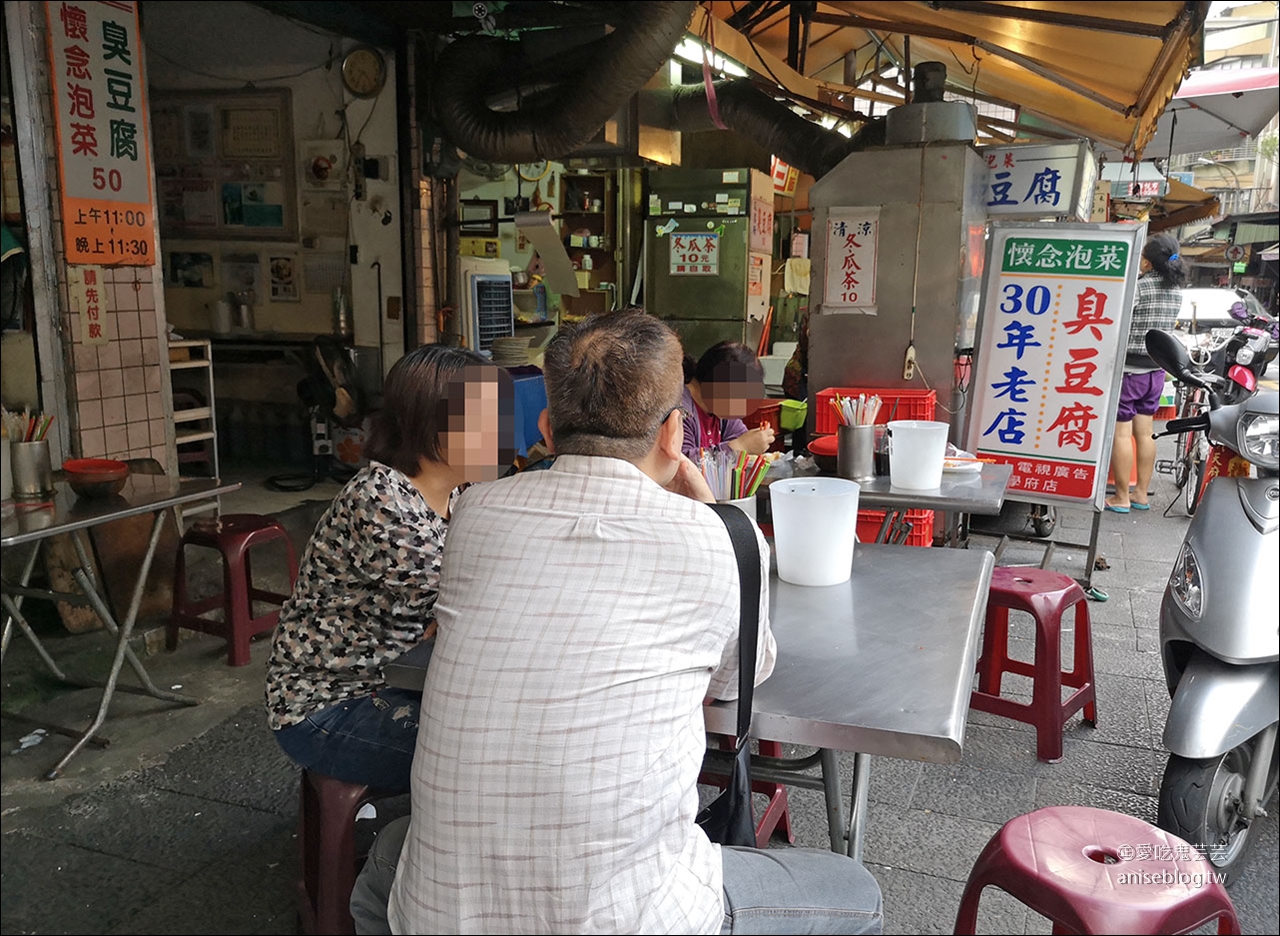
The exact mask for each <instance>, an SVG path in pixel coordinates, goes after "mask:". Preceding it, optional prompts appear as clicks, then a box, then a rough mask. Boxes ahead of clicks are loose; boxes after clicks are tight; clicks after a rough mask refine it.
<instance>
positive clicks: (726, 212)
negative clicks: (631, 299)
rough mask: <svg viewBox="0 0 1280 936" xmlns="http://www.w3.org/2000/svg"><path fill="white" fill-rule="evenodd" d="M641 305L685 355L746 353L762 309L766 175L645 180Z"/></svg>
mask: <svg viewBox="0 0 1280 936" xmlns="http://www.w3.org/2000/svg"><path fill="white" fill-rule="evenodd" d="M646 188H647V200H648V206H647V207H648V210H647V212H646V218H645V273H644V305H645V309H646V310H647V311H648V312H649V313H650V314H652V315H655V316H657V317H658V318H660V319H662V320H664V321H665V322H666V323H667V324H668V325H670V326H671V327H672V328H673V329H674V330H675V331H676V333H677V334H679V335H680V340H681V341H682V342H683V343H684V348H685V351H686V353H688V354H691V355H693V356H694V357H695V358H696V357H699V356H700V355H701V354H702V353H703V352H704V351H706V350H707V348H709V347H711V346H712V345H714V344H717V343H719V342H721V341H740V342H743V343H744V344H746V345H747V346H748V347H750V348H752V349H753V350H754V349H755V347H756V346H757V344H758V342H759V341H760V334H761V331H762V330H763V327H764V319H765V315H766V313H767V312H768V309H769V282H770V274H771V266H772V254H773V180H772V179H771V178H770V177H769V176H768V175H766V174H765V173H763V172H760V171H758V170H755V169H749V168H738V169H679V168H655V169H650V170H649V171H648V177H647V179H646Z"/></svg>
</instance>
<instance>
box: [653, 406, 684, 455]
mask: <svg viewBox="0 0 1280 936" xmlns="http://www.w3.org/2000/svg"><path fill="white" fill-rule="evenodd" d="M657 446H658V451H660V452H661V453H662V454H663V455H665V456H666V457H667V458H669V459H671V460H672V461H679V460H680V456H681V455H682V454H683V449H684V414H683V413H682V412H681V411H680V410H678V409H677V410H673V411H672V412H671V415H670V416H668V417H667V418H666V420H665V421H664V422H663V423H662V426H661V428H659V429H658V439H657Z"/></svg>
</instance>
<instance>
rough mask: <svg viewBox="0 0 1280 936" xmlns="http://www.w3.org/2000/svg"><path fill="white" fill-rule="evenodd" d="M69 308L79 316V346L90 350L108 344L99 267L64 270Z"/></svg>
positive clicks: (77, 267) (103, 290)
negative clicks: (69, 294) (69, 295)
mask: <svg viewBox="0 0 1280 936" xmlns="http://www.w3.org/2000/svg"><path fill="white" fill-rule="evenodd" d="M67 287H68V289H69V290H70V293H71V307H72V308H73V309H75V311H77V312H79V313H80V343H81V344H84V345H89V346H91V347H93V346H98V345H105V344H109V343H110V342H111V336H110V335H109V334H107V303H106V286H105V280H104V279H103V276H102V267H100V266H71V267H68V268H67Z"/></svg>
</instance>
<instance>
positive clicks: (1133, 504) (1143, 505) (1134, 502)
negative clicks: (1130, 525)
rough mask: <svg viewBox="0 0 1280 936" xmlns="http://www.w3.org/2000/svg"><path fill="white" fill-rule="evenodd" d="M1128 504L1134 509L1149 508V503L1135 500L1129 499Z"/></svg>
mask: <svg viewBox="0 0 1280 936" xmlns="http://www.w3.org/2000/svg"><path fill="white" fill-rule="evenodd" d="M1129 506H1130V507H1132V508H1133V509H1134V510H1150V509H1151V505H1150V504H1139V503H1138V502H1137V501H1129Z"/></svg>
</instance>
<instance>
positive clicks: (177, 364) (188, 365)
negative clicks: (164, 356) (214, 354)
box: [169, 359, 211, 371]
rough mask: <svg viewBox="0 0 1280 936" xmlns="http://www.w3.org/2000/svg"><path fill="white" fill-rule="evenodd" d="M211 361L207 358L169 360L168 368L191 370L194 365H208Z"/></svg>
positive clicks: (172, 369)
mask: <svg viewBox="0 0 1280 936" xmlns="http://www.w3.org/2000/svg"><path fill="white" fill-rule="evenodd" d="M210 363H211V362H210V361H209V360H208V359H201V360H192V361H170V362H169V370H171V371H175V370H192V369H193V368H196V367H208V366H209V364H210Z"/></svg>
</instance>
